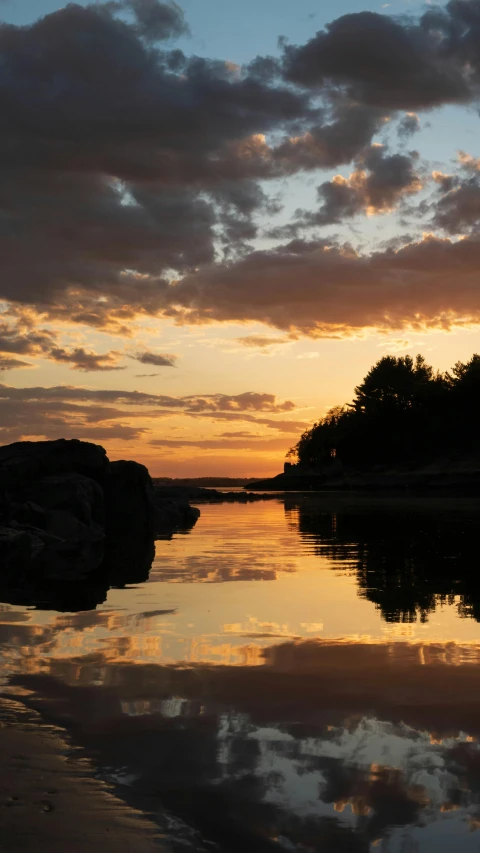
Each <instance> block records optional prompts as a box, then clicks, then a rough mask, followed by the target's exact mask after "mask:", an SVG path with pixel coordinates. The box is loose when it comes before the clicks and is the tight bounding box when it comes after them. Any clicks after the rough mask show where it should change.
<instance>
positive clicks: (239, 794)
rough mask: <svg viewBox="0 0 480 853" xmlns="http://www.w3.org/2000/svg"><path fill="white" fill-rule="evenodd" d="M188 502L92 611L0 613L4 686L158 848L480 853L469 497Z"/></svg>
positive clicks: (478, 702)
mask: <svg viewBox="0 0 480 853" xmlns="http://www.w3.org/2000/svg"><path fill="white" fill-rule="evenodd" d="M201 510H202V515H201V518H200V521H199V522H198V524H197V525H196V527H195V528H194V529H193V531H191V532H190V533H189V534H184V535H177V536H175V537H174V539H173V540H172V541H165V542H157V547H156V557H155V561H154V564H153V567H152V570H151V573H150V578H149V581H148V582H146V583H142V584H138V585H135V586H131V587H128V588H124V589H112V590H110V592H109V593H108V597H107V600H106V602H105V603H104V604H103V605H100V606H98V607H97V609H96V610H91V611H84V612H78V613H57V612H53V611H42V610H35V609H33V608H26V607H20V606H13V605H10V604H4V605H2V606H1V607H0V642H1V674H2V684H3V688H2V689H3V691H4V692H7V693H9V694H13V695H15V696H17V697H20V698H21V700H22V701H23V702H26V703H27V704H29V705H31V706H32V707H34V708H36V709H37V710H39V711H40V712H41V713H42V715H43V717H44V719H45V720H47V721H53V722H55V723H57V724H59V725H62V726H64V727H65V728H66V729H67V730H68V731H69V732H70V734H71V737H72V741H73V743H74V744H78V745H79V746H82V747H83V748H84V749H85V750H86V752H87V754H88V755H89V756H90V757H91V758H92V760H93V761H94V763H95V766H96V767H97V768H98V773H99V774H100V775H101V776H103V777H105V778H108V779H110V780H112V781H114V782H115V784H116V785H117V786H118V787H117V791H118V792H119V793H120V795H121V796H122V797H124V798H125V799H126V800H128V801H129V802H131V803H132V804H134V805H136V806H139V807H140V808H142V809H144V810H145V811H147V812H148V813H149V814H152V815H154V817H155V818H156V820H158V822H159V824H160V825H161V827H162V829H163V831H164V833H165V836H166V838H168V840H169V842H170V844H171V846H172V847H173V849H174V850H175V851H176V850H178V851H181V850H212V849H217V850H220V851H234V853H236V851H242V853H244V851H245V850H249V851H262V853H263V851H273V850H278V851H284V850H285V851H297V850H298V851H321V853H324V851H325V853H330V851H332V853H337V851H339V853H343V851H352V853H363V851H382V853H386V851H388V853H443V851H445V853H446V851H451V850H453V849H455V850H456V851H479V850H480V749H479V745H478V738H479V737H480V668H479V663H480V625H479V620H480V575H479V556H478V544H479V543H478V539H479V531H480V523H479V522H480V505H477V504H475V503H473V502H471V501H470V502H468V501H464V502H457V501H451V502H450V503H448V502H445V501H441V500H437V501H436V500H432V501H429V502H425V501H417V502H410V503H408V504H407V503H405V502H403V501H400V500H398V501H395V500H393V501H392V500H387V501H383V502H382V501H376V502H372V501H353V500H352V501H350V500H349V499H348V498H346V499H336V498H328V497H326V498H318V497H312V498H311V499H303V498H301V497H300V496H294V495H293V496H289V497H287V498H286V499H285V501H284V500H282V499H279V500H278V501H277V500H275V501H268V502H266V503H256V504H252V505H245V506H243V505H235V504H225V505H213V506H202V507H201Z"/></svg>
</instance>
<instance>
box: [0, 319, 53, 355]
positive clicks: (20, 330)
mask: <svg viewBox="0 0 480 853" xmlns="http://www.w3.org/2000/svg"><path fill="white" fill-rule="evenodd" d="M54 342H55V334H54V333H53V332H49V331H47V330H45V329H38V330H32V329H29V328H25V326H23V325H22V324H19V323H7V322H1V321H0V352H1V353H5V352H11V353H17V354H18V355H41V354H42V353H45V352H48V350H49V349H50V348H51V346H52V344H53V343H54Z"/></svg>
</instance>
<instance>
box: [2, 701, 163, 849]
mask: <svg viewBox="0 0 480 853" xmlns="http://www.w3.org/2000/svg"><path fill="white" fill-rule="evenodd" d="M0 848H1V849H2V850H4V851H8V853H10V851H17V850H18V851H22V853H29V851H35V853H44V851H45V853H47V851H48V853H65V852H66V851H68V853H85V851H86V850H92V851H96V850H99V851H102V853H153V851H155V853H158V851H166V853H168V850H169V845H168V844H167V843H166V842H165V841H164V840H163V839H161V838H160V837H159V833H158V828H157V827H156V826H155V825H154V824H153V823H152V822H151V821H149V820H148V819H146V818H145V817H144V816H143V815H142V814H141V813H139V812H136V811H135V810H134V809H132V808H129V807H128V806H126V805H125V803H123V802H122V801H121V800H119V799H118V798H117V797H115V796H114V795H113V794H111V793H110V792H109V790H108V788H107V786H106V785H105V784H104V783H102V782H101V781H99V780H98V779H95V778H94V776H93V773H92V770H91V768H90V766H89V764H88V762H87V761H86V760H85V759H82V758H80V757H77V756H76V755H72V754H70V755H69V754H68V746H67V744H66V743H65V741H64V740H62V737H61V733H60V731H59V730H57V729H54V728H48V727H43V726H41V725H40V723H39V718H37V717H36V715H34V714H33V713H30V712H25V710H24V709H23V707H22V706H21V705H20V704H19V703H17V702H13V701H10V700H9V699H0Z"/></svg>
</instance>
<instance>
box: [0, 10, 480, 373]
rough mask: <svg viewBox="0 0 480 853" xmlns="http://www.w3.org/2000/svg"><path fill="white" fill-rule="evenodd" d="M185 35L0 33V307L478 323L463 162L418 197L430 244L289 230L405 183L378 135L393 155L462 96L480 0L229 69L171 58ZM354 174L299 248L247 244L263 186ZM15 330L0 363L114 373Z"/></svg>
mask: <svg viewBox="0 0 480 853" xmlns="http://www.w3.org/2000/svg"><path fill="white" fill-rule="evenodd" d="M186 29H187V24H186V22H185V19H184V16H183V13H182V11H181V9H180V8H179V7H178V6H177V5H176V4H174V3H170V4H168V3H167V4H165V3H161V2H158V0H128V2H115V0H113V2H105V3H95V4H91V5H87V6H85V7H83V6H79V5H76V4H75V3H71V4H69V5H67V6H66V7H65V8H63V9H60V10H59V11H57V12H54V13H52V14H50V15H47V16H46V17H44V18H41V19H40V20H38V21H36V22H35V23H33V24H31V25H27V26H12V25H7V24H3V25H1V26H0V55H1V63H0V107H1V116H2V118H1V123H2V134H1V136H0V155H1V156H0V163H1V166H0V169H1V172H2V175H1V177H2V180H1V184H0V187H1V189H0V212H1V216H0V253H1V257H2V271H3V275H2V280H1V282H0V299H2V300H5V301H6V302H10V303H11V304H12V305H14V306H17V307H18V306H28V307H29V308H30V307H31V308H32V309H34V310H36V311H38V312H40V313H41V314H42V316H45V317H47V318H48V319H50V320H62V321H65V320H66V321H68V322H71V323H77V324H87V325H91V326H94V327H100V328H108V329H110V330H113V331H116V332H119V333H121V334H128V332H129V325H130V321H131V319H132V318H133V317H135V316H136V315H142V314H143V315H151V316H161V317H165V318H167V319H170V320H172V321H174V322H178V323H210V322H229V321H238V320H240V321H242V322H245V321H256V322H258V321H260V322H262V323H265V324H268V325H270V326H272V327H275V328H278V329H281V330H282V331H287V330H288V331H294V332H299V333H302V334H314V335H321V334H327V335H332V334H348V333H351V332H352V331H355V330H357V329H361V328H370V327H375V328H382V329H396V328H400V327H404V326H414V327H419V326H421V327H440V328H442V327H444V326H449V325H451V324H453V323H464V322H475V323H477V322H479V320H480V315H479V305H478V295H477V288H476V287H475V281H474V279H475V269H476V268H478V223H479V217H480V205H479V201H478V199H479V187H478V174H474V172H473V169H472V168H470V172H469V173H468V174H467V172H466V170H465V165H466V164H465V163H463V165H462V166H461V167H460V173H459V174H456V175H454V176H453V179H452V183H451V186H450V187H449V188H448V189H447V188H446V187H445V186H444V187H443V190H442V189H441V188H440V189H438V185H437V192H438V193H439V194H438V195H437V196H436V199H434V200H432V201H431V202H430V203H429V204H430V205H431V207H428V205H427V208H428V210H431V227H432V229H435V231H436V236H435V237H431V236H426V237H423V238H422V237H421V236H420V235H419V237H418V239H417V238H415V239H414V240H413V241H411V242H409V243H405V244H403V245H401V246H400V247H399V248H397V250H393V249H387V250H380V249H378V250H375V249H373V250H372V251H369V252H364V253H359V252H358V251H354V250H353V249H352V248H351V247H349V246H348V245H347V244H345V243H344V242H343V243H342V240H340V241H332V240H330V239H329V240H326V239H325V238H323V237H322V235H321V233H320V235H319V236H318V239H317V237H315V238H314V240H313V242H314V243H315V245H314V246H312V245H311V242H312V241H311V240H309V241H308V245H307V241H306V240H305V237H304V236H302V229H303V228H312V227H314V228H317V229H320V232H321V229H322V228H324V227H326V226H331V225H337V224H339V225H342V224H344V223H347V224H348V221H349V220H350V219H352V218H353V217H357V216H359V215H365V214H366V213H367V214H372V213H385V212H388V211H392V210H394V209H396V208H399V207H400V208H401V206H402V204H403V203H404V201H405V198H406V197H407V196H413V195H415V194H416V193H417V192H419V191H420V189H421V188H422V183H423V182H422V179H421V176H420V172H419V168H420V164H419V163H418V159H417V157H416V155H415V154H414V153H412V152H405V150H403V149H402V150H401V151H400V152H398V151H394V150H387V149H386V148H384V147H383V148H382V147H380V146H379V145H378V144H377V143H376V142H375V137H376V136H377V135H378V134H379V133H381V132H383V129H384V128H385V127H387V125H388V123H389V122H392V121H398V127H397V129H398V135H399V138H400V145H401V146H404V145H405V141H406V140H407V139H408V138H409V137H410V136H411V135H412V134H413V133H415V132H417V131H418V127H419V123H420V119H421V116H422V113H425V111H431V110H433V109H436V108H440V107H442V106H445V105H449V104H456V105H464V106H469V105H473V104H477V103H478V99H479V85H480V47H479V46H480V3H479V0H452V2H450V3H448V4H447V5H446V6H445V7H444V8H430V9H428V10H427V11H426V12H425V13H424V14H423V15H421V16H419V17H413V16H410V17H409V16H403V17H402V18H393V17H390V16H389V15H386V14H378V13H373V12H359V13H356V14H349V15H344V16H342V17H339V18H337V19H336V20H334V21H332V22H331V23H330V24H329V25H328V26H327V27H325V28H324V29H322V30H320V31H319V32H317V33H316V34H315V35H313V36H312V38H310V39H309V40H307V41H306V43H305V44H303V45H302V44H301V45H290V44H287V43H285V42H283V43H282V47H281V51H280V55H279V56H276V57H262V56H260V57H257V58H256V59H255V60H254V61H252V62H251V63H250V64H249V65H248V66H245V67H244V68H240V69H239V68H237V67H236V66H235V67H234V66H233V65H232V64H231V63H229V62H227V61H222V60H218V59H215V58H211V59H205V58H199V57H195V56H187V55H185V54H184V53H183V52H182V51H181V50H179V49H177V48H175V47H174V46H173V45H172V43H171V39H172V38H174V37H176V36H179V35H181V34H182V33H185V32H186ZM472 161H473V158H472ZM349 164H352V166H353V171H351V172H350V176H349V177H343V176H340V177H337V178H333V180H331V179H330V180H327V181H322V182H320V183H319V185H318V209H317V210H313V211H301V212H300V213H301V216H297V217H296V219H294V221H293V222H292V223H291V224H290V228H291V233H292V235H293V233H294V232H295V234H296V235H297V236H298V241H297V244H296V245H295V246H294V245H293V244H288V243H282V242H280V243H279V244H277V245H276V246H274V247H273V248H272V249H270V250H269V251H266V250H262V251H260V250H259V249H258V247H256V246H255V244H254V241H255V239H256V238H257V236H258V234H259V227H260V225H261V223H262V221H265V219H266V217H268V218H270V217H271V216H272V215H273V214H274V213H275V212H276V211H277V210H278V202H277V201H276V200H275V199H273V198H272V197H270V195H269V181H272V180H275V179H278V178H288V177H291V176H294V175H297V174H300V173H302V172H312V171H315V172H317V171H318V170H321V169H325V168H329V169H331V168H335V169H336V168H338V167H340V166H348V165H349ZM462 169H463V171H462ZM433 183H434V181H433ZM424 210H425V203H424V208H423V209H422V208H421V206H420V205H419V206H418V208H417V214H418V219H417V221H418V222H420V219H421V217H422V215H423V212H424ZM285 233H287V232H285ZM459 235H460V236H462V237H464V238H465V239H463V240H462V241H460V242H459V241H458V237H459ZM322 241H323V242H322ZM326 243H328V247H327V246H326V245H325V244H326ZM29 334H30V335H31V336H30V338H29V339H28V340H27V341H25V342H23V343H22V342H21V341H20V340H17V339H16V338H15V337H12V336H11V335H10V336H9V335H8V334H7V336H6V337H4V338H3V340H2V338H1V329H0V346H4V349H1V348H0V353H8V352H17V353H20V352H24V353H25V354H26V353H27V352H31V353H33V352H37V353H38V352H40V351H42V352H44V351H45V348H47V349H48V353H47V355H48V354H49V357H51V358H52V359H54V360H55V359H56V360H57V361H63V362H64V363H70V364H71V365H72V366H73V367H74V368H75V369H78V370H90V369H96V370H117V369H119V368H120V367H121V365H118V364H116V363H115V358H116V355H115V352H114V351H112V353H106V354H104V355H97V354H95V353H93V352H91V351H83V350H80V349H79V350H72V351H71V350H66V349H65V347H61V346H60V347H59V348H58V347H57V348H56V349H55V348H54V347H55V342H52V341H50V346H48V341H46V340H45V338H43V339H41V338H40V339H39V338H38V337H37V338H35V335H38V334H39V333H37V332H35V331H32V332H31V333H29ZM40 334H44V333H40ZM15 347H17V349H12V348H15ZM18 347H24V349H23V350H20V349H18ZM2 357H3V358H5V357H6V356H5V355H4V356H2ZM145 357H146V354H143V356H142V357H140V360H141V361H142V362H143V363H149V364H153V363H154V364H157V363H158V362H152V361H145ZM157 357H158V358H163V357H164V356H157ZM166 358H170V356H166ZM161 366H168V365H167V364H165V363H162V365H161Z"/></svg>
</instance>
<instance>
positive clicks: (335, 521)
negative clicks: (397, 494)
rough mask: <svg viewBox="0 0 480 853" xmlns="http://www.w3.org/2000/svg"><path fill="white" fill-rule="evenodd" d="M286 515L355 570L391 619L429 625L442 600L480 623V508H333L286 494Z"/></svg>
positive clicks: (366, 593)
mask: <svg viewBox="0 0 480 853" xmlns="http://www.w3.org/2000/svg"><path fill="white" fill-rule="evenodd" d="M285 512H286V516H287V520H288V523H289V524H290V525H291V526H293V527H294V528H295V529H297V530H298V532H299V534H300V536H301V537H302V539H303V540H306V541H307V542H308V543H309V544H310V545H311V546H313V548H314V550H315V551H316V552H317V553H318V554H319V555H322V556H325V557H328V558H329V559H330V560H331V561H332V562H333V563H334V567H335V565H338V566H339V567H341V566H345V568H348V569H349V570H351V571H352V572H354V574H355V577H356V580H357V583H358V587H359V591H360V595H362V596H363V597H365V598H367V599H368V600H369V601H372V602H373V603H374V604H375V605H376V606H377V607H378V608H379V609H380V611H381V613H382V616H383V618H384V619H385V620H386V621H387V622H415V621H416V620H417V618H420V620H421V621H423V622H425V621H426V620H427V619H428V615H429V614H430V613H432V612H433V611H434V610H435V609H436V607H437V606H438V605H440V604H456V606H457V608H458V611H459V615H461V616H469V617H472V618H473V619H476V620H477V621H480V573H479V562H480V557H479V521H480V510H479V509H478V508H477V510H475V508H474V507H472V506H470V507H465V506H458V507H457V508H455V509H449V508H448V504H447V505H445V503H443V502H442V503H441V504H439V505H438V506H437V508H436V510H435V511H432V505H431V503H427V504H426V505H423V506H422V503H421V502H419V503H418V504H417V506H416V508H415V506H414V507H411V506H410V505H409V508H408V510H407V509H406V508H405V505H403V506H402V504H401V503H399V502H397V503H395V502H393V503H392V502H391V501H390V502H388V503H386V505H385V506H384V507H383V508H382V506H381V505H380V504H379V503H377V502H374V503H373V504H372V505H370V506H369V505H368V503H366V502H365V501H364V502H361V503H359V504H355V505H350V506H349V505H348V502H346V503H345V504H342V505H340V507H339V509H338V510H337V511H336V512H334V513H332V512H331V511H330V512H327V511H325V510H323V511H322V510H321V509H319V508H318V507H316V505H315V501H304V500H303V501H302V500H299V499H296V498H294V497H287V498H286V500H285Z"/></svg>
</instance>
